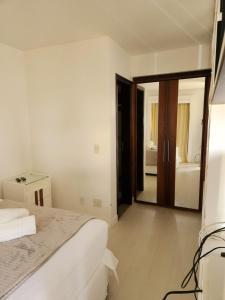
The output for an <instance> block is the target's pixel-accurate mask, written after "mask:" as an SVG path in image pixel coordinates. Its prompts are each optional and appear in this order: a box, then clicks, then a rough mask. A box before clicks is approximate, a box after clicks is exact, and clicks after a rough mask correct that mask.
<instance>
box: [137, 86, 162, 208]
mask: <svg viewBox="0 0 225 300" xmlns="http://www.w3.org/2000/svg"><path fill="white" fill-rule="evenodd" d="M140 86H141V87H142V88H143V89H144V116H143V122H144V140H143V143H144V147H143V149H144V154H143V161H142V163H143V164H144V167H143V172H144V175H143V176H144V178H143V183H144V184H143V190H142V191H138V193H137V200H139V201H144V202H152V203H156V202H157V153H158V103H159V83H158V82H152V83H144V84H141V85H140Z"/></svg>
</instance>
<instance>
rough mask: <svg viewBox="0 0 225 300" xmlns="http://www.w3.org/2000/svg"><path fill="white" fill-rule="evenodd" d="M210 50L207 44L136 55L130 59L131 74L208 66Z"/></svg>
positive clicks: (177, 70)
mask: <svg viewBox="0 0 225 300" xmlns="http://www.w3.org/2000/svg"><path fill="white" fill-rule="evenodd" d="M210 51H211V50H210V46H209V45H198V46H194V47H187V48H180V49H173V50H168V51H161V52H156V53H147V54H143V55H136V56H133V57H132V59H131V74H132V77H134V76H142V75H151V74H162V73H173V72H181V71H189V70H196V69H205V68H209V67H210Z"/></svg>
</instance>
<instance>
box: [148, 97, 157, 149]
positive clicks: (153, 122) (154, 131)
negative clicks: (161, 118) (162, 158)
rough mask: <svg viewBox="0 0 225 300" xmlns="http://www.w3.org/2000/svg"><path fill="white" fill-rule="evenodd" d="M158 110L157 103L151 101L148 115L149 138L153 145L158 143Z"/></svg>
mask: <svg viewBox="0 0 225 300" xmlns="http://www.w3.org/2000/svg"><path fill="white" fill-rule="evenodd" d="M158 111H159V107H158V103H152V104H151V116H150V120H151V124H150V140H151V141H153V142H154V144H155V145H157V144H158Z"/></svg>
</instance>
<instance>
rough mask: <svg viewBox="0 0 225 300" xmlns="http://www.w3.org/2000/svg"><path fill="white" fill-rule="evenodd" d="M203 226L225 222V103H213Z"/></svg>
mask: <svg viewBox="0 0 225 300" xmlns="http://www.w3.org/2000/svg"><path fill="white" fill-rule="evenodd" d="M210 110H211V112H210V129H209V144H208V160H207V172H206V182H205V190H204V206H203V226H204V225H209V224H213V223H215V222H225V189H224V178H225V139H224V138H221V132H224V130H225V105H211V109H210Z"/></svg>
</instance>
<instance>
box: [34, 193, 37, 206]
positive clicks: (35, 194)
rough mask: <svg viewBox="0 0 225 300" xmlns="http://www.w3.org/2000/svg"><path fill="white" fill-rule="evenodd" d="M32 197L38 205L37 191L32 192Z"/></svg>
mask: <svg viewBox="0 0 225 300" xmlns="http://www.w3.org/2000/svg"><path fill="white" fill-rule="evenodd" d="M34 197H35V205H37V206H38V192H37V191H35V192H34Z"/></svg>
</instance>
